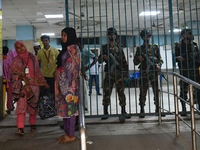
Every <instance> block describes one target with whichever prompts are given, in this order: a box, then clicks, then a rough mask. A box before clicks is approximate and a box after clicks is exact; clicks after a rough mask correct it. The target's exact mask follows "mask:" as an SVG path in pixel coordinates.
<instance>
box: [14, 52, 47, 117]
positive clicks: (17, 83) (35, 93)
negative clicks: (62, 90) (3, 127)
mask: <svg viewBox="0 0 200 150" xmlns="http://www.w3.org/2000/svg"><path fill="white" fill-rule="evenodd" d="M28 64H31V65H33V70H30V72H33V76H32V77H30V78H29V81H30V84H29V85H23V82H22V80H21V79H19V75H21V76H25V71H24V70H25V67H26V66H25V65H24V63H23V61H22V59H21V58H20V57H19V56H16V57H15V58H14V59H13V62H12V65H11V68H10V70H11V79H12V82H13V90H12V91H13V95H14V98H15V99H18V101H17V108H16V114H20V113H26V112H27V113H30V114H36V113H37V103H38V98H39V86H44V85H45V84H46V80H45V79H44V77H43V75H42V73H41V72H40V68H39V63H38V60H37V58H36V56H35V55H33V54H32V53H28ZM21 92H22V93H24V94H25V96H24V97H20V95H19V94H20V93H21Z"/></svg>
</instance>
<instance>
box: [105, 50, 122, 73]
mask: <svg viewBox="0 0 200 150" xmlns="http://www.w3.org/2000/svg"><path fill="white" fill-rule="evenodd" d="M109 55H110V58H111V59H112V61H113V65H112V66H111V70H112V71H113V70H114V64H115V65H116V66H117V67H118V68H119V69H120V70H121V71H123V70H124V69H123V68H122V67H121V66H120V64H119V63H118V61H117V60H116V58H115V57H114V56H113V54H111V53H110V54H109Z"/></svg>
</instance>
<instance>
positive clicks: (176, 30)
mask: <svg viewBox="0 0 200 150" xmlns="http://www.w3.org/2000/svg"><path fill="white" fill-rule="evenodd" d="M169 32H171V30H169ZM173 32H181V29H174V30H173Z"/></svg>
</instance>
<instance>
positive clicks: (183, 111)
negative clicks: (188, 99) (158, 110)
mask: <svg viewBox="0 0 200 150" xmlns="http://www.w3.org/2000/svg"><path fill="white" fill-rule="evenodd" d="M181 104H182V112H181V116H187V111H186V106H185V103H184V102H182V103H181Z"/></svg>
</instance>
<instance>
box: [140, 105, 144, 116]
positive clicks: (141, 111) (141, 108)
mask: <svg viewBox="0 0 200 150" xmlns="http://www.w3.org/2000/svg"><path fill="white" fill-rule="evenodd" d="M144 117H145V111H144V106H143V105H140V114H139V118H144Z"/></svg>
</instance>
